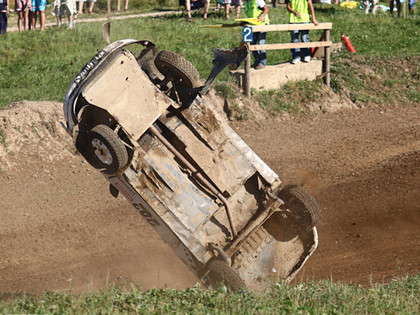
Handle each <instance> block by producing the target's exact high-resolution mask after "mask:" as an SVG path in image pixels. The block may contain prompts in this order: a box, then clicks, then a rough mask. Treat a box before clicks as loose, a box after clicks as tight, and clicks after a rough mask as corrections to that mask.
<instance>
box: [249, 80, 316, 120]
mask: <svg viewBox="0 0 420 315" xmlns="http://www.w3.org/2000/svg"><path fill="white" fill-rule="evenodd" d="M321 93H322V92H321V84H320V81H308V80H303V81H296V82H288V83H286V84H285V85H283V86H282V88H281V89H278V90H264V91H259V92H256V91H253V93H252V94H253V98H255V99H256V100H257V102H258V103H259V104H260V105H261V107H262V108H264V109H266V110H268V111H269V112H271V113H273V114H276V113H281V112H293V113H301V112H307V109H308V108H307V105H308V104H309V102H312V101H313V100H315V99H318V98H320V97H321Z"/></svg>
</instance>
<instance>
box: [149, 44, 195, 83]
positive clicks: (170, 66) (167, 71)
mask: <svg viewBox="0 0 420 315" xmlns="http://www.w3.org/2000/svg"><path fill="white" fill-rule="evenodd" d="M155 65H156V67H157V68H158V70H159V71H160V72H161V73H162V74H163V75H164V76H165V77H170V78H171V79H172V81H173V82H174V85H175V86H177V87H182V88H189V89H191V88H196V87H199V86H200V75H199V73H198V71H197V69H196V68H195V67H194V66H193V65H192V64H191V63H190V62H189V61H188V60H186V59H185V58H184V57H182V56H180V55H178V54H177V53H174V52H172V51H169V50H162V51H161V52H160V53H159V54H158V55H157V56H156V58H155Z"/></svg>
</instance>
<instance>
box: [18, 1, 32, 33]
mask: <svg viewBox="0 0 420 315" xmlns="http://www.w3.org/2000/svg"><path fill="white" fill-rule="evenodd" d="M31 8H32V1H31V0H15V11H16V12H17V14H18V20H17V24H18V29H19V32H22V31H23V30H27V29H29V11H30V10H31Z"/></svg>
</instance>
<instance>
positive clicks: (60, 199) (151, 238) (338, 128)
mask: <svg viewBox="0 0 420 315" xmlns="http://www.w3.org/2000/svg"><path fill="white" fill-rule="evenodd" d="M62 119H63V118H62V111H61V104H58V103H50V102H48V103H47V102H44V103H29V102H24V103H21V104H18V105H15V106H14V107H13V108H9V109H7V110H4V111H0V128H1V129H0V131H1V130H3V131H4V132H5V134H6V140H5V143H0V165H1V168H2V171H1V172H0V184H1V187H2V188H1V191H0V238H1V242H0V252H1V255H0V294H5V293H11V292H28V293H36V294H37V293H42V292H44V291H46V290H67V289H68V288H70V287H71V288H72V289H73V291H75V292H86V291H88V290H90V289H98V288H101V287H102V288H103V287H105V286H106V284H107V283H111V282H116V283H120V284H123V283H138V284H140V285H141V286H142V288H144V289H149V288H152V287H171V288H185V287H188V286H191V285H193V284H195V283H196V282H197V281H198V280H197V279H196V278H195V277H194V275H193V274H192V273H191V272H190V271H189V270H188V269H187V268H186V267H185V266H184V265H183V264H182V263H181V262H180V261H179V260H178V258H177V257H176V256H175V255H174V254H173V253H172V252H171V250H170V249H169V248H168V247H167V245H166V244H164V243H163V242H162V241H161V240H160V238H159V237H158V236H157V235H156V234H155V233H154V232H153V231H152V230H151V228H150V227H149V226H148V225H147V223H145V222H144V221H143V219H142V218H141V217H140V216H139V215H138V214H137V213H136V212H135V210H134V208H132V207H131V205H129V204H128V202H126V201H125V200H124V199H122V198H121V197H119V198H118V199H114V198H113V197H111V195H110V194H109V193H108V185H107V182H106V181H105V179H104V178H103V177H102V176H101V175H100V174H99V173H98V172H97V171H95V170H94V169H93V168H92V167H90V166H89V165H88V164H87V163H85V162H84V161H83V160H82V158H81V157H80V156H78V155H76V154H75V150H74V149H73V146H72V143H71V139H70V137H69V136H67V135H66V134H65V132H64V129H63V128H61V127H60V126H59V124H58V121H59V120H62ZM233 125H234V128H235V129H236V130H237V131H238V133H239V134H240V135H241V136H242V137H243V139H244V140H245V141H246V142H247V143H248V144H249V145H250V146H251V147H252V148H253V149H254V150H255V151H256V152H257V154H259V155H260V156H261V157H262V158H263V159H264V160H265V161H266V162H267V163H268V164H269V165H270V166H271V167H272V168H273V169H274V170H275V171H276V172H278V173H279V175H280V178H282V179H283V180H284V181H285V182H287V183H290V182H298V183H300V184H304V185H305V187H306V188H307V189H308V190H309V191H311V192H312V193H313V194H314V195H315V196H316V198H317V200H318V202H319V204H320V205H321V208H322V210H323V212H322V217H321V222H320V224H319V226H318V229H319V236H320V245H319V249H318V250H317V252H316V253H315V254H314V256H313V257H312V258H311V259H310V260H309V262H308V264H307V265H306V266H305V268H304V270H303V271H302V272H301V273H300V274H299V275H298V277H297V281H301V280H302V279H303V280H307V279H309V280H312V279H333V280H336V281H343V282H353V283H360V284H368V283H370V282H371V281H373V282H386V281H389V280H390V279H392V278H393V277H396V276H404V275H406V274H413V273H418V272H419V271H420V239H419V237H418V235H419V234H420V203H419V187H420V155H419V150H420V107H418V106H417V107H412V106H411V107H404V106H400V107H394V108H388V109H386V110H381V109H364V110H360V109H359V110H352V111H350V110H349V111H339V112H336V113H327V114H317V115H314V116H313V117H303V118H294V119H285V120H283V121H280V122H279V121H278V120H270V119H265V120H264V121H260V122H253V121H245V122H234V123H233ZM0 139H4V138H2V137H0ZM0 142H4V141H0Z"/></svg>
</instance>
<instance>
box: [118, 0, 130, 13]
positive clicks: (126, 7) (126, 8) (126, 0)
mask: <svg viewBox="0 0 420 315" xmlns="http://www.w3.org/2000/svg"><path fill="white" fill-rule="evenodd" d="M120 6H121V0H117V11H120ZM124 10H125V11H127V10H128V0H125V6H124Z"/></svg>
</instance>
